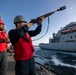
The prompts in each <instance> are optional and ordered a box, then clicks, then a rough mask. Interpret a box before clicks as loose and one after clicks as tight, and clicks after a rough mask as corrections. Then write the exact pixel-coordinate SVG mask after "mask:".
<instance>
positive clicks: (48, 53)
mask: <svg viewBox="0 0 76 75" xmlns="http://www.w3.org/2000/svg"><path fill="white" fill-rule="evenodd" d="M35 61H36V62H38V63H40V64H41V65H44V66H45V67H48V68H49V69H52V70H54V71H55V72H57V73H59V74H61V75H76V52H63V51H56V50H46V49H41V48H39V47H35Z"/></svg>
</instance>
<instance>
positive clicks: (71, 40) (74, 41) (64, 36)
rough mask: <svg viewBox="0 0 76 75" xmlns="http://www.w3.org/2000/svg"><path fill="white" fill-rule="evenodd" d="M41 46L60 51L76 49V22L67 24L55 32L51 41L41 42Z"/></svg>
mask: <svg viewBox="0 0 76 75" xmlns="http://www.w3.org/2000/svg"><path fill="white" fill-rule="evenodd" d="M39 47H41V48H44V49H53V50H60V51H61V50H62V51H76V22H71V23H69V24H67V25H66V26H65V27H64V28H61V29H60V30H59V31H58V32H57V33H56V34H55V33H53V38H51V39H49V43H40V44H39Z"/></svg>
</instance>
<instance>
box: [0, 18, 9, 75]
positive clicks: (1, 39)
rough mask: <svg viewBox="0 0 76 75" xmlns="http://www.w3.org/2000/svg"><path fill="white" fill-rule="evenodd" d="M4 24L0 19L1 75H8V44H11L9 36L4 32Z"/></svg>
mask: <svg viewBox="0 0 76 75" xmlns="http://www.w3.org/2000/svg"><path fill="white" fill-rule="evenodd" d="M4 29H5V27H4V23H3V21H2V20H1V19H0V75H6V70H7V53H6V50H7V48H8V44H7V42H9V39H8V35H7V33H6V32H5V31H4Z"/></svg>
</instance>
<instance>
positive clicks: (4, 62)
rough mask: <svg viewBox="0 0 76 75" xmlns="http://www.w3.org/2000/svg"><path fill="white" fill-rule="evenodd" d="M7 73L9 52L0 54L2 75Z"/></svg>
mask: <svg viewBox="0 0 76 75" xmlns="http://www.w3.org/2000/svg"><path fill="white" fill-rule="evenodd" d="M6 71H7V52H1V53H0V75H6Z"/></svg>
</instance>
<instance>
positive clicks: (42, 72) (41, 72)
mask: <svg viewBox="0 0 76 75" xmlns="http://www.w3.org/2000/svg"><path fill="white" fill-rule="evenodd" d="M6 75H15V61H14V59H13V57H12V56H8V69H7V74H6ZM36 75H56V74H54V73H52V72H50V71H47V70H46V69H45V68H44V67H42V66H40V65H39V64H38V63H36Z"/></svg>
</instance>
